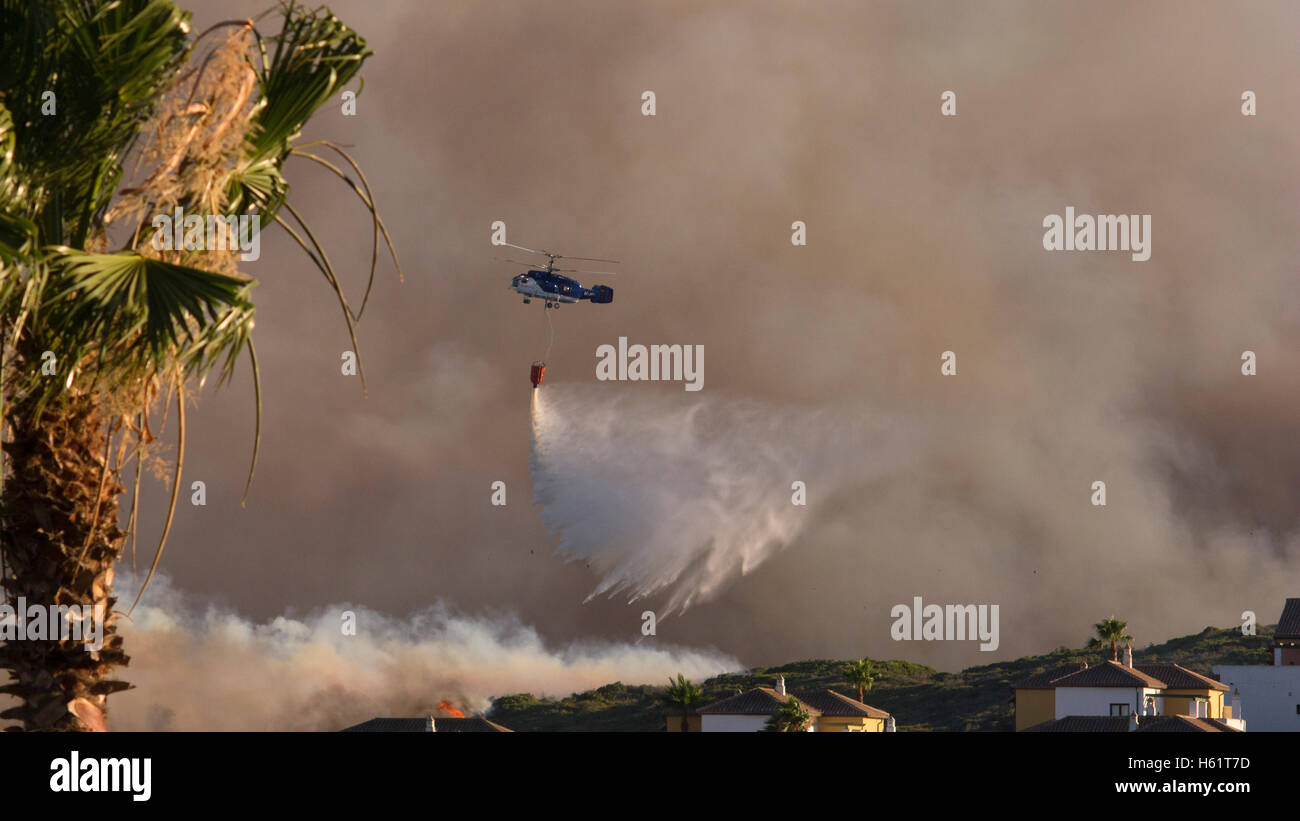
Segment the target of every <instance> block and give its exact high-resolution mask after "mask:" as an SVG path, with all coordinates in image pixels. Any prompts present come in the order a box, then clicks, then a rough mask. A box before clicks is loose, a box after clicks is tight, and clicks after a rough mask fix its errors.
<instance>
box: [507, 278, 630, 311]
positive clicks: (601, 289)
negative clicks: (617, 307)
mask: <svg viewBox="0 0 1300 821" xmlns="http://www.w3.org/2000/svg"><path fill="white" fill-rule="evenodd" d="M510 288H511V289H512V290H514V291H516V292H518V293H520V294H522V295H523V296H524V297H525V298H526V299H541V300H544V301H546V302H578V301H579V300H583V299H589V300H591V301H592V302H594V303H598V304H599V303H608V302H613V301H614V289H613V288H610V287H608V286H605V285H597V286H595V287H593V288H584V287H582V284H581V283H579V282H578V281H577V280H576V279H570V278H569V277H566V276H563V275H561V274H556V273H552V272H548V271H537V270H532V271H529V272H528V273H526V274H519V275H517V276H516V277H514V278H513V279H511V280H510Z"/></svg>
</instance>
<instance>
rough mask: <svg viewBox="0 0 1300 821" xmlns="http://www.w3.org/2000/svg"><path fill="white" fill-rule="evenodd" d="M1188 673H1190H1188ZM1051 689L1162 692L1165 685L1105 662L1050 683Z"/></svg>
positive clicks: (1155, 679)
mask: <svg viewBox="0 0 1300 821" xmlns="http://www.w3.org/2000/svg"><path fill="white" fill-rule="evenodd" d="M1189 672H1190V671H1189ZM1051 686H1052V687H1154V688H1158V689H1161V690H1163V689H1164V688H1165V683H1164V682H1163V681H1161V680H1160V679H1158V678H1155V677H1154V676H1149V675H1147V674H1146V673H1143V672H1142V671H1141V670H1135V669H1133V668H1132V667H1125V666H1124V665H1122V664H1120V663H1119V662H1118V661H1111V660H1109V659H1107V660H1106V662H1105V663H1103V664H1098V665H1096V666H1094V667H1089V668H1088V669H1086V670H1080V671H1078V672H1077V673H1071V674H1070V675H1068V676H1065V677H1064V678H1058V679H1057V680H1056V681H1054V682H1052V684H1051Z"/></svg>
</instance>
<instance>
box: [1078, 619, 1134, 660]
mask: <svg viewBox="0 0 1300 821" xmlns="http://www.w3.org/2000/svg"><path fill="white" fill-rule="evenodd" d="M1092 627H1093V629H1094V630H1096V631H1097V636H1096V638H1093V639H1090V640H1089V642H1088V646H1089V647H1104V646H1105V645H1107V644H1109V645H1110V657H1111V660H1112V661H1119V645H1120V642H1124V643H1125V644H1127V643H1128V642H1131V641H1133V637H1132V636H1130V635H1129V634H1128V633H1127V632H1126V631H1127V630H1128V622H1126V621H1120V620H1119V619H1117V618H1115V615H1114V614H1113V613H1112V614H1111V617H1110V618H1108V619H1102V620H1101V621H1099V622H1097V623H1096V624H1094V625H1093V626H1092Z"/></svg>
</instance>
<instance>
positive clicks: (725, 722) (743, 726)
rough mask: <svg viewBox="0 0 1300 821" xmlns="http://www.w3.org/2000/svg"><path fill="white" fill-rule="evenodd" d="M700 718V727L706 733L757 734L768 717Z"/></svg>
mask: <svg viewBox="0 0 1300 821" xmlns="http://www.w3.org/2000/svg"><path fill="white" fill-rule="evenodd" d="M701 718H702V719H703V721H702V722H701V727H702V728H703V731H704V732H706V733H757V732H759V731H761V730H762V729H763V727H764V726H766V724H767V719H768V716H720V715H706V716H702V717H701Z"/></svg>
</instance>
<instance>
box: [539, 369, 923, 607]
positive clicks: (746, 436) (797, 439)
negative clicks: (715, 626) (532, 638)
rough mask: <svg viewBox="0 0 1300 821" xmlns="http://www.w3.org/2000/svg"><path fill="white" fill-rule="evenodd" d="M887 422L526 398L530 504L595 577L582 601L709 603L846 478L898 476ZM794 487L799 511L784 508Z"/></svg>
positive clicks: (714, 405)
mask: <svg viewBox="0 0 1300 821" xmlns="http://www.w3.org/2000/svg"><path fill="white" fill-rule="evenodd" d="M889 427H890V426H888V425H886V424H884V423H883V422H881V421H876V422H874V423H868V421H867V419H866V417H865V415H864V414H861V413H857V414H854V413H850V412H848V411H847V410H844V409H825V408H823V409H809V410H800V409H793V408H778V407H772V406H769V405H765V404H763V403H760V402H754V401H749V400H742V399H730V398H722V397H715V396H702V395H700V394H695V393H685V392H678V391H673V392H671V393H664V392H658V391H654V390H652V389H646V390H642V391H619V392H613V391H609V390H602V389H601V388H600V387H592V386H586V387H575V386H569V385H558V386H546V387H544V388H541V389H539V390H535V391H533V454H532V476H533V487H534V494H535V499H534V501H535V503H536V504H537V505H540V506H541V511H542V518H543V520H544V521H545V522H546V524H547V526H548V527H550V528H551V529H552V530H553V531H555V532H558V533H559V535H560V536H561V543H560V547H559V551H560V552H561V553H562V554H563V555H565V556H566V557H568V558H569V559H570V560H576V559H582V560H585V561H587V562H588V563H589V564H590V565H591V566H592V567H593V568H594V569H595V570H596V571H597V572H598V573H599V574H600V575H601V577H602V578H601V580H600V582H599V583H598V584H597V585H596V588H595V590H593V591H592V593H591V595H590V596H589V597H588V599H590V598H592V597H595V596H599V595H602V594H609V595H611V596H612V595H615V594H618V593H626V594H627V596H628V599H629V601H636V600H637V599H640V598H643V597H647V596H651V595H654V594H656V593H661V592H664V593H666V594H667V597H668V598H667V604H666V608H665V611H664V612H666V613H672V612H675V611H683V610H685V609H687V608H688V607H690V606H691V605H692V604H697V603H700V602H703V601H707V600H708V599H710V598H712V597H713V596H715V595H716V594H717V593H718V592H720V591H721V590H722V589H723V588H724V587H725V586H726V585H727V583H728V582H729V581H731V580H733V579H734V578H735V577H736V576H737V575H744V574H745V573H748V572H750V571H751V570H753V569H754V568H756V567H758V565H760V564H761V563H762V562H764V561H766V560H767V559H769V558H771V557H772V556H773V555H775V554H776V552H777V551H779V550H780V549H781V548H782V547H784V546H786V545H789V544H790V543H791V542H792V541H793V540H794V539H795V538H796V537H797V536H798V535H799V533H800V532H801V531H803V529H804V528H805V527H807V526H808V525H809V524H810V523H811V522H812V521H813V520H814V518H815V517H816V516H817V511H818V509H819V508H820V507H821V506H822V504H823V503H825V502H827V501H830V499H831V498H832V496H833V495H834V494H836V493H839V492H842V491H845V490H846V489H847V488H848V486H849V484H850V483H851V482H854V481H856V482H862V481H870V480H871V477H873V476H880V475H883V474H884V472H886V471H888V470H891V469H896V468H897V466H898V461H897V460H898V459H899V458H900V457H901V455H902V454H903V453H904V452H905V448H904V447H903V445H904V442H903V441H902V439H901V436H900V435H899V434H898V433H897V432H895V435H893V436H888V435H886V434H887V431H888V430H889ZM795 482H803V483H804V486H805V488H806V491H807V494H806V495H807V498H808V500H809V501H808V503H807V504H806V505H796V504H794V498H793V497H794V494H795V490H794V483H795Z"/></svg>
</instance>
